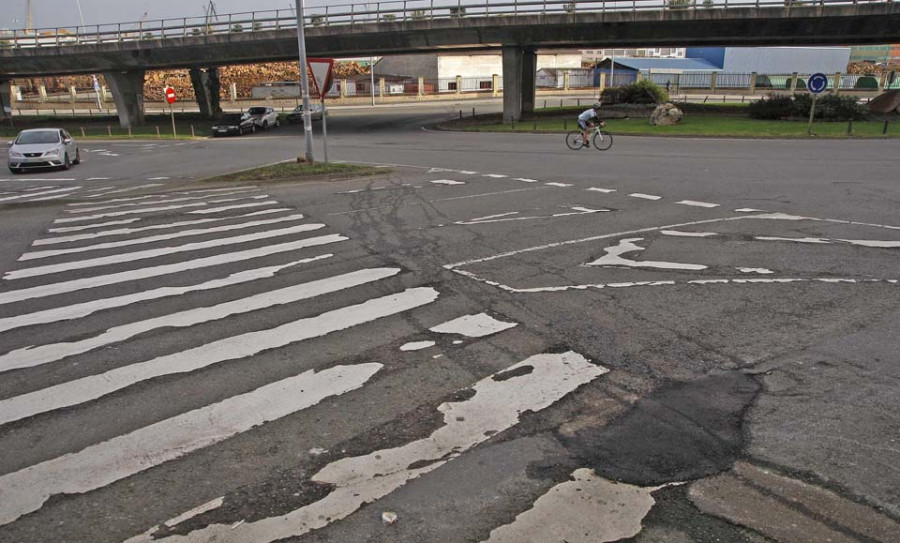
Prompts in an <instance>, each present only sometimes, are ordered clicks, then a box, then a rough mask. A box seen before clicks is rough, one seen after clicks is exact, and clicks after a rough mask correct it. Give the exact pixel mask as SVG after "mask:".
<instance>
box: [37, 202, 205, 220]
mask: <svg viewBox="0 0 900 543" xmlns="http://www.w3.org/2000/svg"><path fill="white" fill-rule="evenodd" d="M205 205H206V202H197V203H193V204H178V205H174V206H169V205H163V206H159V207H142V208H141V209H128V210H126V211H110V212H109V213H98V214H97V215H88V216H86V217H66V218H64V219H56V220H55V221H53V224H66V223H73V222H81V221H96V220H98V219H107V218H112V217H124V216H125V215H140V214H142V213H156V212H158V211H172V210H173V209H184V208H186V207H203V206H205Z"/></svg>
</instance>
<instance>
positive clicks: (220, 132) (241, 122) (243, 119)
mask: <svg viewBox="0 0 900 543" xmlns="http://www.w3.org/2000/svg"><path fill="white" fill-rule="evenodd" d="M245 132H250V133H251V134H253V133H255V132H256V121H254V120H253V117H251V116H250V114H248V113H227V114H225V115H222V118H221V119H219V120H218V121H216V124H214V125H213V127H212V135H213V137H218V136H229V135H232V134H236V135H238V136H243V135H244V133H245Z"/></svg>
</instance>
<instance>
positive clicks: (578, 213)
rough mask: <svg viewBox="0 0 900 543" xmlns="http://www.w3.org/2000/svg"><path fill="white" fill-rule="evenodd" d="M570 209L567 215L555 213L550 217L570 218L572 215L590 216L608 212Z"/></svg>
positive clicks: (576, 207)
mask: <svg viewBox="0 0 900 543" xmlns="http://www.w3.org/2000/svg"><path fill="white" fill-rule="evenodd" d="M570 209H572V211H571V212H569V213H556V214H554V215H551V217H571V216H572V215H590V214H591V213H605V212H607V211H610V210H609V209H591V208H589V207H581V206H574V207H571V208H570Z"/></svg>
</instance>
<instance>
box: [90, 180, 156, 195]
mask: <svg viewBox="0 0 900 543" xmlns="http://www.w3.org/2000/svg"><path fill="white" fill-rule="evenodd" d="M163 186H165V183H148V184H146V185H137V186H135V187H128V188H124V189H118V190H111V191H109V192H101V193H98V194H91V195H89V196H85V198H102V197H104V196H109V195H110V194H121V193H123V192H132V191H135V190H140V189H149V188H153V187H163Z"/></svg>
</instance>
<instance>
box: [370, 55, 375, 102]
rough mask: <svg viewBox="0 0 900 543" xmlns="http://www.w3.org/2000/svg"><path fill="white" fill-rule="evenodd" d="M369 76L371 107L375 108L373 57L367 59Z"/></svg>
mask: <svg viewBox="0 0 900 543" xmlns="http://www.w3.org/2000/svg"><path fill="white" fill-rule="evenodd" d="M369 75H370V76H371V79H372V81H371V84H370V85H369V86H370V87H372V106H373V107H374V106H375V57H369Z"/></svg>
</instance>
